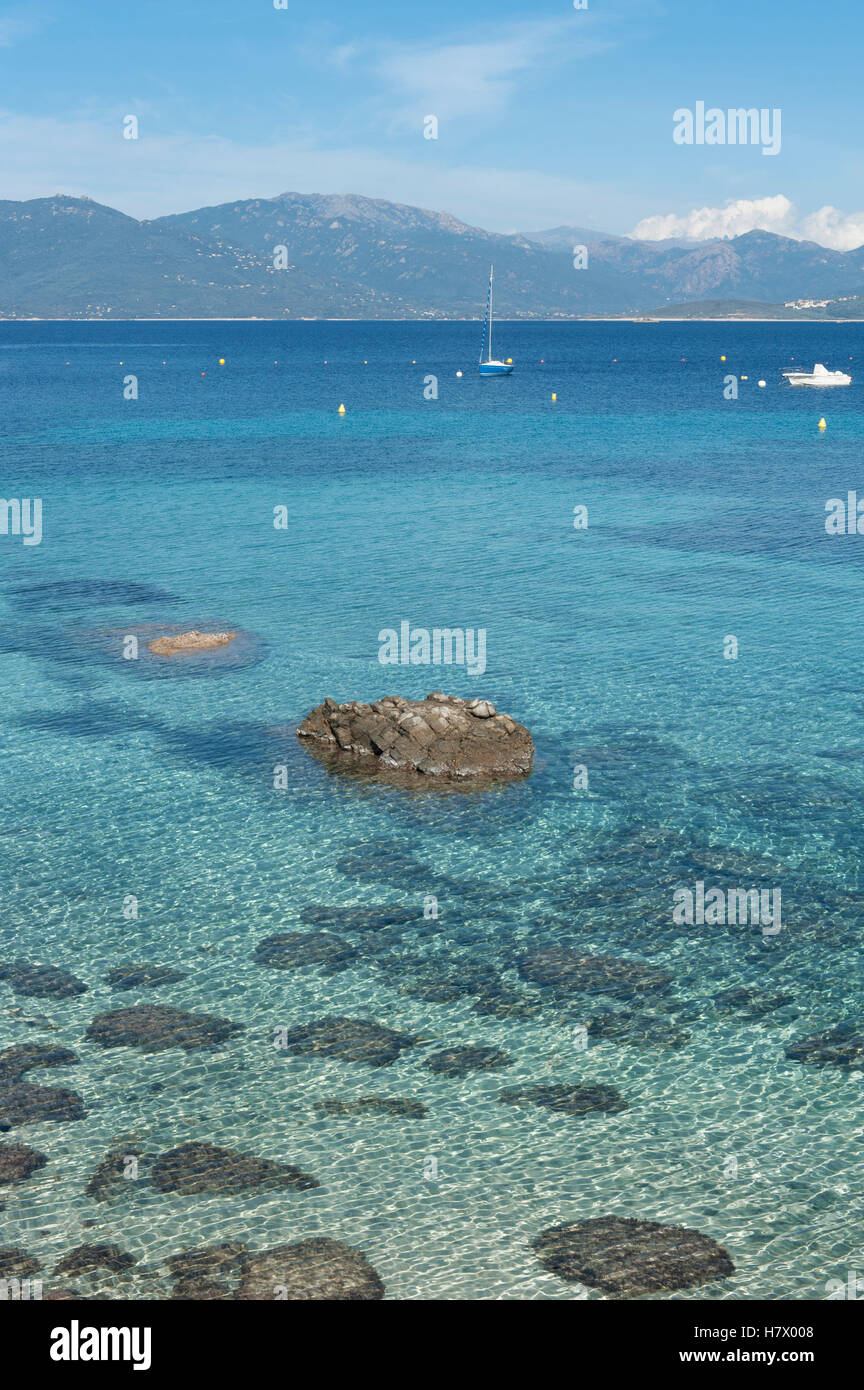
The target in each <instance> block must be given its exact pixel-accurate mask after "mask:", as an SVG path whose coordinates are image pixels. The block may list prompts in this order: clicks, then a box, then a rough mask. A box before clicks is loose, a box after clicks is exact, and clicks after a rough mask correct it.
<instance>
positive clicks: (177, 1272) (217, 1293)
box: [167, 1240, 247, 1302]
mask: <svg viewBox="0 0 864 1390" xmlns="http://www.w3.org/2000/svg"><path fill="white" fill-rule="evenodd" d="M246 1254H247V1249H246V1246H245V1244H244V1243H243V1241H241V1240H236V1241H223V1242H222V1244H221V1245H209V1246H207V1248H206V1249H204V1250H184V1251H183V1253H182V1254H180V1255H172V1256H171V1258H170V1259H169V1260H168V1262H167V1263H168V1268H169V1269H170V1271H171V1273H172V1275H173V1276H174V1279H175V1281H176V1282H175V1284H174V1291H173V1293H172V1294H171V1297H172V1299H178V1300H181V1301H182V1300H185V1301H190V1300H193V1299H194V1300H196V1301H199V1302H203V1301H207V1300H210V1299H220V1298H222V1299H225V1298H230V1297H231V1290H232V1287H233V1286H234V1285H236V1283H237V1280H238V1279H239V1274H240V1268H241V1265H242V1262H243V1260H244V1259H245V1257H246ZM229 1281H233V1282H229Z"/></svg>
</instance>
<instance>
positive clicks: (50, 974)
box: [0, 960, 87, 999]
mask: <svg viewBox="0 0 864 1390" xmlns="http://www.w3.org/2000/svg"><path fill="white" fill-rule="evenodd" d="M0 980H8V981H9V983H10V985H11V986H12V988H13V989H14V991H15V993H16V994H23V995H29V996H31V997H32V998H34V999H69V998H71V997H72V995H73V994H84V993H85V991H86V989H87V986H86V985H85V984H84V982H83V980H78V979H76V977H75V976H74V975H70V973H69V971H68V970H61V969H60V968H59V966H56V965H32V964H31V962H30V961H27V960H4V961H0Z"/></svg>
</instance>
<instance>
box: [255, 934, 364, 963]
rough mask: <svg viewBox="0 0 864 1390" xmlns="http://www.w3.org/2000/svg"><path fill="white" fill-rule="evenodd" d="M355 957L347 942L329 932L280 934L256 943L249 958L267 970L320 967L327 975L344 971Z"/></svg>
mask: <svg viewBox="0 0 864 1390" xmlns="http://www.w3.org/2000/svg"><path fill="white" fill-rule="evenodd" d="M356 955H357V952H356V950H355V949H354V947H353V946H352V945H351V944H350V942H348V941H342V940H341V939H340V938H339V937H338V936H331V935H330V933H329V932H324V931H316V932H301V931H290V932H280V933H279V934H278V935H276V936H268V937H265V939H264V940H263V941H259V942H258V945H257V946H256V947H255V950H254V952H253V959H254V960H256V961H257V962H258V964H259V965H266V966H269V968H270V969H271V970H300V969H302V968H303V967H304V966H307V965H323V966H324V967H325V970H326V971H327V972H328V973H330V972H332V971H336V970H346V969H347V968H348V966H349V965H350V964H351V962H352V960H353V959H354V958H355V956H356Z"/></svg>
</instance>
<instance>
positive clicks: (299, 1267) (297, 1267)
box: [234, 1237, 384, 1303]
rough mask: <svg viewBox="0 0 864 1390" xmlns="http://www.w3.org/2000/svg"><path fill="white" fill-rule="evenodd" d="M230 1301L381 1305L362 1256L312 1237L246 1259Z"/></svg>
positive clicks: (376, 1282) (379, 1287) (380, 1292)
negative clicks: (374, 1303) (281, 1299)
mask: <svg viewBox="0 0 864 1390" xmlns="http://www.w3.org/2000/svg"><path fill="white" fill-rule="evenodd" d="M234 1297H235V1299H243V1300H250V1299H260V1300H271V1301H272V1300H273V1299H274V1298H277V1297H278V1298H283V1299H290V1300H292V1301H294V1300H298V1301H300V1300H302V1301H307V1300H313V1299H315V1300H318V1299H327V1300H331V1301H334V1300H337V1301H339V1302H343V1303H345V1302H352V1303H358V1302H362V1301H374V1300H378V1299H382V1298H383V1297H384V1285H383V1283H382V1282H381V1279H380V1278H379V1276H378V1274H377V1273H376V1271H375V1270H374V1269H373V1268H372V1266H371V1264H370V1263H369V1261H368V1260H367V1258H366V1256H365V1255H364V1254H363V1252H362V1250H354V1249H352V1248H351V1246H350V1245H344V1244H343V1243H342V1241H340V1240H329V1239H328V1238H326V1237H315V1238H313V1239H312V1240H299V1241H297V1242H296V1244H294V1245H282V1246H278V1247H277V1248H276V1249H275V1250H265V1251H264V1252H263V1254H260V1255H250V1256H249V1257H248V1258H247V1259H246V1260H245V1261H244V1264H243V1277H242V1280H241V1283H240V1287H239V1289H238V1290H237V1292H236V1293H235V1294H234Z"/></svg>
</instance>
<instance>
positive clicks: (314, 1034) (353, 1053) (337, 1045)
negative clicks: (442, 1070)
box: [283, 1018, 416, 1067]
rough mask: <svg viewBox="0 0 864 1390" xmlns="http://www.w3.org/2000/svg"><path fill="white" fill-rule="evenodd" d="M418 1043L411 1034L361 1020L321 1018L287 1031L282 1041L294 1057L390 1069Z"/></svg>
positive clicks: (286, 1049)
mask: <svg viewBox="0 0 864 1390" xmlns="http://www.w3.org/2000/svg"><path fill="white" fill-rule="evenodd" d="M415 1041H416V1039H415V1038H413V1037H411V1036H410V1035H409V1034H408V1033H397V1032H395V1031H394V1030H393V1029H392V1028H385V1027H384V1026H383V1024H380V1023H367V1022H366V1021H365V1020H364V1019H360V1018H319V1019H316V1020H315V1021H314V1022H313V1023H301V1024H300V1025H299V1027H297V1028H289V1029H287V1030H286V1033H285V1035H284V1039H283V1042H284V1048H285V1051H286V1052H290V1053H292V1054H293V1055H294V1056H295V1057H306V1056H309V1055H312V1054H314V1055H317V1056H319V1057H336V1058H338V1060H339V1061H341V1062H367V1063H368V1064H369V1065H370V1066H372V1067H387V1066H389V1065H390V1063H391V1062H395V1061H396V1059H397V1058H398V1056H399V1053H400V1052H401V1051H402V1049H403V1048H405V1047H413V1046H414V1043H415Z"/></svg>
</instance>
